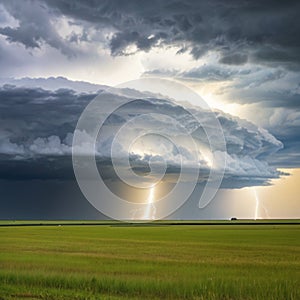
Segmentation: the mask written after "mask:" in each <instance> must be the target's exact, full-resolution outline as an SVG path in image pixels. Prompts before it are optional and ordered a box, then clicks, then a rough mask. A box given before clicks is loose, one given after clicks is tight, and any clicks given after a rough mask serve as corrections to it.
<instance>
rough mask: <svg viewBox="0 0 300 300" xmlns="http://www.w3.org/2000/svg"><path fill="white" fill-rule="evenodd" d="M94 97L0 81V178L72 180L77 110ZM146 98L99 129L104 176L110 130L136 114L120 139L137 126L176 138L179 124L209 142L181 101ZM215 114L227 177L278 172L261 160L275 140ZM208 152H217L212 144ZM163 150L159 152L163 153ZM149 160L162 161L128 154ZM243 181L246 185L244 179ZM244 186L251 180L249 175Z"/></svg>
mask: <svg viewBox="0 0 300 300" xmlns="http://www.w3.org/2000/svg"><path fill="white" fill-rule="evenodd" d="M58 80H60V79H58ZM79 84H82V83H79ZM124 92H126V93H129V94H130V95H134V94H137V95H138V98H140V96H141V93H137V92H135V91H134V90H126V89H125V90H124ZM95 95H96V94H93V93H89V94H83V93H76V92H74V91H73V90H70V89H59V90H56V91H50V90H44V89H42V88H26V87H15V86H12V85H4V86H3V87H2V88H1V89H0V99H1V102H0V113H1V115H0V125H1V127H0V128H1V130H0V133H1V135H0V153H1V156H0V162H1V172H0V177H2V178H6V179H10V180H21V179H23V180H24V179H26V178H27V180H32V179H38V178H39V179H41V178H43V179H57V178H59V179H73V178H74V177H73V169H72V164H71V149H72V148H71V147H72V138H73V132H74V129H75V126H76V123H77V120H78V118H79V116H80V114H81V112H82V111H83V109H84V107H85V106H86V105H87V104H88V103H89V102H90V101H91V100H92V99H93V98H94V97H95ZM105 95H106V94H105ZM146 96H147V101H146V100H135V101H133V102H131V103H130V106H124V107H122V110H121V111H116V112H114V113H113V114H112V115H110V117H109V118H108V119H107V120H106V122H105V126H106V127H105V128H107V129H108V130H107V133H105V131H104V134H103V135H102V136H101V141H99V144H97V147H96V151H97V157H98V160H97V162H98V163H99V164H100V165H101V166H102V168H103V169H106V172H104V174H103V176H104V177H106V178H108V177H109V176H110V175H109V174H110V173H109V168H110V166H111V161H110V159H109V157H110V153H111V145H112V141H113V140H114V136H115V131H116V130H117V128H119V127H120V126H122V125H123V124H124V123H127V122H129V120H131V119H132V118H133V117H134V116H138V115H140V114H146V116H145V117H143V120H142V124H138V123H137V124H135V123H132V124H134V126H137V127H134V128H133V131H132V132H130V131H129V132H127V135H126V137H124V138H125V139H128V138H129V139H130V137H131V135H132V137H134V134H135V129H136V128H139V126H143V128H146V127H145V126H151V128H152V129H153V130H154V129H157V130H158V132H160V133H161V134H166V136H173V137H174V138H176V136H177V135H178V132H177V130H176V128H177V125H176V124H177V122H179V123H180V124H182V126H184V127H185V128H187V130H188V131H189V132H190V134H192V136H193V137H194V138H195V140H197V141H199V142H200V143H202V144H207V143H208V141H207V138H206V137H205V132H204V131H203V129H202V128H201V127H199V123H198V122H196V121H195V120H194V119H193V118H192V119H191V116H190V115H189V114H187V112H186V111H185V109H184V108H183V107H182V106H181V105H175V104H174V103H172V102H170V101H169V100H164V99H160V100H159V99H156V98H149V94H146ZM105 97H107V101H110V102H111V101H118V99H119V97H123V96H118V95H116V94H109V93H108V94H107V96H105ZM104 99H106V98H104ZM133 99H135V97H133ZM158 111H159V112H160V113H163V114H165V115H166V116H168V117H170V116H172V117H173V120H174V121H172V122H174V124H170V120H169V119H164V118H162V119H156V118H155V117H152V116H151V114H149V113H150V112H158ZM98 113H101V111H99V112H98V111H97V112H95V117H97V116H98ZM193 113H194V114H195V115H198V117H199V118H200V119H201V120H202V122H204V124H206V122H207V126H209V124H210V123H209V122H210V118H209V115H210V114H211V113H209V112H206V111H202V110H201V109H200V110H199V109H196V108H194V112H193ZM217 118H218V119H219V121H220V123H221V125H222V128H223V131H224V135H225V139H226V144H227V153H225V155H227V162H228V163H227V169H226V176H227V177H226V178H231V177H232V178H237V177H245V176H250V177H251V178H252V179H253V180H255V182H256V181H260V179H259V178H263V180H262V181H261V182H264V181H266V180H268V179H269V178H273V177H276V176H278V174H277V172H276V170H275V169H272V168H269V167H268V165H267V163H266V162H265V158H266V157H268V156H270V155H271V154H272V153H275V152H276V151H277V150H278V149H280V148H281V147H282V144H281V143H280V142H279V141H278V140H276V139H275V138H274V137H273V136H271V135H270V134H269V133H267V132H266V131H263V130H262V129H259V128H258V127H256V126H255V125H253V124H251V123H249V122H246V121H243V120H240V119H238V118H233V117H231V116H229V115H225V114H224V113H222V112H218V113H217ZM131 122H132V121H131ZM81 134H82V137H83V138H84V140H83V141H84V142H87V143H89V142H90V137H89V136H88V135H87V134H86V133H84V132H82V133H81ZM130 134H131V135H130ZM179 136H180V134H179ZM118 143H120V144H119V145H118V147H120V149H119V154H120V155H123V154H124V153H125V152H126V151H127V150H126V149H123V148H122V139H121V140H120V141H118ZM156 144H157V143H156ZM158 144H159V145H156V150H157V151H158V153H160V152H161V151H165V152H162V153H165V154H166V155H167V156H166V158H167V162H168V169H167V173H170V174H173V173H174V172H175V173H176V172H177V173H178V157H177V155H178V153H177V152H176V153H175V152H174V151H173V150H172V149H171V148H170V149H169V148H168V147H170V146H168V145H163V144H162V145H160V143H158ZM182 147H183V148H182V149H181V150H182V151H183V152H182V153H183V155H184V157H185V160H186V161H187V162H189V161H190V159H191V158H190V157H193V156H192V155H191V152H190V150H189V147H188V146H184V145H183V146H182ZM213 151H219V150H218V144H217V143H216V145H215V148H214V149H213ZM126 153H127V152H126ZM126 153H125V154H126ZM165 154H162V157H164V155H165ZM150 159H151V160H152V161H156V162H158V163H159V162H160V161H161V157H160V155H156V156H155V155H154V156H151V157H148V156H147V155H146V156H145V157H141V156H136V155H135V156H134V154H132V155H131V160H132V162H133V163H134V166H135V167H136V168H138V169H139V171H142V172H145V173H147V170H148V169H147V167H145V164H146V166H147V163H148V162H149V160H150ZM201 159H202V160H203V161H202V163H201V164H202V165H203V168H204V169H205V168H206V169H207V166H206V163H205V158H203V157H202V158H201ZM107 170H108V172H107ZM113 177H114V176H113ZM231 182H234V180H232V181H231ZM244 184H247V181H246V180H245V181H244ZM248 184H251V180H250V179H249V180H248Z"/></svg>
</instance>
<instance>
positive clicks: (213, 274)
mask: <svg viewBox="0 0 300 300" xmlns="http://www.w3.org/2000/svg"><path fill="white" fill-rule="evenodd" d="M234 222H235V223H234V224H233V223H230V222H223V223H220V225H219V224H217V225H212V224H210V223H207V225H180V223H179V224H175V225H174V224H173V225H172V224H171V223H169V222H162V223H158V224H156V225H149V224H144V225H132V226H131V225H129V224H123V225H122V224H120V223H113V222H104V223H101V224H102V225H96V224H95V223H93V222H90V223H89V224H88V226H83V225H74V223H73V226H69V225H70V224H71V222H68V223H65V222H64V223H63V224H64V225H62V226H59V223H57V222H56V223H55V222H50V223H46V224H45V225H47V226H29V225H30V222H25V223H23V222H0V225H22V224H25V225H27V226H0V299H1V300H3V299H72V300H73V299H203V300H204V299H205V300H209V299H218V300H219V299H239V300H240V299H268V300H272V299H283V300H288V299H295V300H296V299H300V288H299V286H300V223H299V222H298V223H295V224H294V225H289V224H284V222H282V223H283V224H273V223H271V224H268V223H266V225H254V224H255V223H253V224H252V223H249V224H244V225H239V223H238V222H237V221H234ZM40 223H41V222H35V225H37V224H40ZM77 223H78V222H77ZM43 224H44V223H43ZM60 224H62V223H61V222H60Z"/></svg>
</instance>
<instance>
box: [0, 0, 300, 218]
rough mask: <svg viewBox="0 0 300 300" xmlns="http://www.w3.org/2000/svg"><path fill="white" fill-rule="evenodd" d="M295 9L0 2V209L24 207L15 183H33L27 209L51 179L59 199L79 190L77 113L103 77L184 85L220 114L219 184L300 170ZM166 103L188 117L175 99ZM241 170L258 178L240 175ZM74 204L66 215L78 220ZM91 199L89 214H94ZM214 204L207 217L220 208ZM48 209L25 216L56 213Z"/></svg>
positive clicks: (285, 5)
mask: <svg viewBox="0 0 300 300" xmlns="http://www.w3.org/2000/svg"><path fill="white" fill-rule="evenodd" d="M299 11H300V3H299V2H298V1H284V2H280V1H221V0H213V1H199V0H194V1H192V0H182V1H175V0H165V1H155V0H154V1H143V0H134V1H133V0H128V1H122V0H119V1H114V0H112V1H96V0H95V1H92V0H91V1H86V0H82V1H81V0H76V1H75V0H74V1H72V0H71V1H66V0H60V1H59V0H57V1H56V0H49V1H47V0H36V1H29V0H23V1H20V0H0V124H1V127H0V164H1V169H0V177H1V180H0V181H1V182H2V183H1V186H3V191H4V193H3V195H4V197H5V198H6V200H5V201H4V200H3V198H2V199H1V201H2V202H3V209H2V210H1V209H0V217H4V218H5V217H13V216H12V214H13V211H14V209H15V207H16V206H18V205H19V204H18V203H19V202H18V201H19V200H20V197H21V196H20V195H19V194H18V193H17V192H16V191H13V190H14V188H13V187H14V186H20V187H22V186H23V189H25V186H26V191H27V192H26V193H29V194H30V195H31V196H30V199H31V201H29V202H30V203H28V206H27V207H30V208H32V207H33V206H36V204H33V203H37V200H36V199H38V198H39V199H40V198H43V197H44V196H45V195H46V194H49V193H48V191H49V190H53V186H55V187H56V188H55V189H56V190H59V191H60V193H61V195H64V196H61V198H60V197H58V196H54V197H56V199H65V198H66V196H65V195H67V194H65V193H64V192H63V191H66V190H71V189H72V195H73V194H74V195H77V196H76V197H77V198H76V197H75V198H76V199H79V198H80V197H82V195H80V193H79V190H78V188H77V187H76V185H75V184H74V183H70V180H72V179H74V178H73V173H72V170H71V169H70V167H69V166H68V164H70V161H71V158H70V154H71V144H72V136H73V135H72V134H73V131H74V128H75V124H76V122H77V120H78V117H79V115H80V113H81V112H82V110H83V109H84V107H85V106H86V105H87V104H88V103H89V102H90V101H91V100H92V99H93V98H94V97H95V96H96V95H97V93H98V91H99V90H103V89H104V88H105V86H114V85H117V84H120V83H123V82H125V81H128V80H134V79H138V78H142V77H143V78H144V77H158V78H166V79H172V80H176V81H178V82H181V83H183V84H184V85H186V86H188V87H191V88H192V89H193V90H194V91H196V92H197V93H199V94H200V95H201V97H202V98H203V99H204V100H205V101H206V102H207V103H208V104H209V105H210V106H211V107H212V108H213V109H217V110H218V111H219V110H221V111H223V112H219V113H218V119H219V121H220V122H221V124H222V126H223V128H224V132H225V138H226V143H227V146H228V147H227V155H228V162H229V164H228V167H227V173H226V174H227V176H225V181H224V182H223V186H222V187H223V188H226V189H232V188H235V189H236V188H245V187H251V186H255V185H256V186H263V185H266V184H268V183H269V182H270V180H273V179H274V178H277V177H279V176H280V172H279V171H278V168H291V169H295V168H299V166H300V152H299V149H300V38H299V37H300V21H299ZM25 77H26V78H25ZM49 77H51V78H49ZM56 77H59V78H56ZM37 78H39V79H37ZM75 81H76V82H75ZM7 84H10V85H7ZM193 104H194V105H197V103H193ZM151 105H153V103H152V104H151ZM151 105H149V106H147V109H149V111H151V109H152V108H151ZM137 109H138V106H137V108H135V110H137ZM143 109H144V110H145V109H146V108H145V107H144V108H143ZM147 109H146V112H147V113H148V112H149V111H148V110H147ZM164 111H165V112H166V113H167V114H175V115H176V118H177V119H178V120H181V119H183V118H184V114H181V113H180V110H179V109H177V111H176V112H175V108H174V107H173V105H172V104H171V103H168V102H165V103H164ZM178 111H179V113H178ZM120 116H121V117H122V118H123V120H126V117H127V116H128V114H127V113H126V112H124V113H123V115H122V114H120ZM241 119H244V120H247V122H246V121H242V120H241ZM111 122H112V123H114V124H113V125H114V126H115V124H116V123H118V122H120V120H119V119H115V120H111ZM149 122H150V121H149ZM250 122H251V123H250ZM150 123H151V122H150ZM164 126H165V125H163V124H162V127H164ZM262 128H263V129H262ZM195 135H196V134H195ZM196 138H198V139H199V140H200V141H201V137H199V136H196ZM107 140H108V141H109V137H107ZM106 146H107V145H106ZM103 149H104V150H103ZM103 149H102V150H101V149H100V150H99V151H100V152H101V151H105V149H106V148H105V147H104V146H103ZM185 153H187V152H185ZM102 154H103V153H102ZM172 159H173V160H176V159H175V158H174V157H171V158H170V160H172ZM243 172H244V173H243ZM245 174H248V175H249V174H252V175H253V176H252V177H251V176H250V177H251V178H249V177H247V176H246V177H247V178H246V180H242V181H237V180H236V179H235V178H234V176H236V178H238V177H241V175H243V176H244V177H245ZM41 180H42V183H40V184H38V185H39V189H38V191H39V192H37V193H36V196H35V198H36V199H35V200H32V199H33V198H34V197H33V196H32V194H34V190H35V187H34V186H36V185H37V183H36V181H38V182H40V181H41ZM64 181H68V182H67V183H66V184H65V185H64V187H67V188H57V187H58V186H62V182H64ZM23 182H27V183H24V184H23ZM28 182H31V185H32V186H31V187H28V185H29V183H28ZM51 182H52V184H53V186H52V187H51ZM233 183H235V184H234V185H233ZM41 186H44V188H41ZM20 191H25V190H22V188H20ZM298 192H299V191H298ZM295 193H296V191H295ZM21 194H22V193H21ZM79 195H80V196H79ZM7 199H10V200H9V201H10V205H7V201H8V200H7ZM44 201H46V202H47V203H49V201H50V202H51V201H52V204H51V207H54V208H53V211H56V210H55V207H56V206H55V204H54V202H55V201H54V200H50V198H49V197H48V198H47V200H44ZM53 201H54V202H53ZM60 201H62V200H60ZM64 201H66V200H64ZM76 201H77V200H76ZM76 201H75V202H76ZM80 201H81V202H80ZM80 201H79V200H78V201H77V202H78V203H79V202H80V203H83V202H84V198H83V197H82V199H81V200H80ZM77 202H76V203H77ZM0 203H1V202H0ZM11 203H15V204H14V205H12V204H11ZM39 203H40V202H39ZM55 203H59V201H58V200H56V202H55ZM43 205H44V204H43ZM43 205H41V207H42V206H43ZM64 205H66V206H68V205H70V204H68V205H67V204H64ZM76 207H77V210H76V209H75V208H74V213H73V214H72V213H69V214H68V213H65V215H64V214H63V213H62V214H59V216H61V217H64V216H65V217H70V218H72V217H77V218H80V209H81V207H80V205H79V204H78V205H77V206H76ZM78 207H79V208H78ZM85 207H86V211H87V213H86V215H85V217H86V218H87V217H91V218H96V217H97V216H99V215H97V214H96V212H95V211H93V210H92V207H90V206H89V204H87V206H85ZM216 207H217V206H216V205H215V208H214V210H211V211H208V212H205V213H204V215H203V213H202V216H201V217H206V218H208V217H212V218H213V217H218V218H220V217H222V208H220V207H219V208H218V209H217V208H216ZM46 211H47V212H48V213H49V211H52V210H50V209H44V210H41V211H39V210H36V212H35V213H32V214H30V209H27V210H26V209H24V208H23V209H21V210H19V216H21V217H33V216H34V217H36V218H37V217H39V216H41V217H46V218H47V217H53V216H54V217H55V213H53V214H51V213H50V214H46V213H45V212H46ZM65 211H66V210H65ZM22 212H23V215H22ZM31 212H32V211H31ZM228 214H230V212H228ZM16 215H17V216H18V213H16ZM186 215H188V213H186V214H185V216H186ZM224 217H225V215H224ZM226 217H227V215H226Z"/></svg>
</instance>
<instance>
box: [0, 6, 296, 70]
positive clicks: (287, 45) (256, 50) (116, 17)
mask: <svg viewBox="0 0 300 300" xmlns="http://www.w3.org/2000/svg"><path fill="white" fill-rule="evenodd" d="M3 4H4V6H5V8H6V10H7V11H8V12H9V13H10V14H11V15H12V16H13V17H14V18H15V19H16V20H17V21H18V22H19V26H16V27H12V26H6V27H2V28H1V29H0V33H1V34H2V35H4V36H6V37H7V39H8V40H9V41H11V42H19V43H22V44H24V45H25V47H28V48H36V47H41V45H42V43H43V42H44V43H47V44H49V45H50V46H52V47H54V48H57V49H59V50H60V51H61V52H63V53H64V54H65V55H67V56H72V55H73V54H74V52H73V49H72V47H70V44H69V43H68V42H67V40H66V39H63V38H62V37H60V35H59V33H58V32H59V31H58V29H56V28H55V27H54V26H52V25H51V22H50V20H51V18H57V17H62V16H66V17H68V18H70V20H74V21H75V22H76V23H77V24H78V25H79V26H82V28H83V30H82V32H81V33H75V32H74V33H73V34H72V37H73V38H72V40H73V41H78V39H83V37H82V36H83V34H84V35H85V36H86V38H85V40H89V38H91V40H92V39H93V38H92V37H89V36H88V34H87V30H86V29H87V28H90V27H93V28H95V29H96V30H98V31H99V34H100V35H101V30H103V28H106V29H108V30H109V31H110V32H111V34H110V35H109V36H107V38H108V43H107V46H108V47H109V48H110V50H111V53H112V54H113V55H127V54H129V53H132V52H133V53H134V52H135V51H133V50H130V49H129V48H128V47H131V46H134V47H136V50H137V51H139V50H142V51H148V50H149V49H151V48H152V47H158V46H162V45H166V46H170V45H171V46H178V47H179V48H180V49H179V52H184V51H188V52H190V53H192V54H193V56H194V57H195V58H199V57H201V56H203V55H204V54H205V53H207V52H208V51H210V50H211V49H214V51H217V52H219V53H220V63H222V64H228V65H243V64H245V63H246V62H247V61H255V62H257V63H262V64H280V65H282V66H284V67H287V68H298V67H299V58H300V57H299V53H300V51H299V50H300V44H299V39H297V38H296V37H297V35H298V34H299V31H300V22H299V20H298V11H299V8H300V6H299V3H298V1H288V2H284V3H280V2H274V1H264V2H261V1H243V2H236V1H226V2H224V1H218V0H214V1H209V2H207V1H195V0H188V1H174V0H168V1H163V2H162V1H151V2H149V1H138V0H131V1H126V3H125V2H124V1H117V0H116V1H101V2H99V1H88V2H87V1H81V0H76V1H74V0H73V1H56V0H54V1H52V0H51V1H47V0H45V1H23V2H22V4H21V5H20V2H18V1H3ZM100 28H101V29H100ZM68 40H70V37H69V38H68Z"/></svg>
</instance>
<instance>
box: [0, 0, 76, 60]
mask: <svg viewBox="0 0 300 300" xmlns="http://www.w3.org/2000/svg"><path fill="white" fill-rule="evenodd" d="M2 3H3V4H4V6H5V8H6V10H7V11H8V13H10V15H11V16H12V17H13V18H15V19H16V20H17V21H18V23H19V25H18V26H16V27H11V26H4V27H2V28H0V34H2V35H3V36H5V37H6V38H7V40H8V41H10V42H18V43H21V44H23V45H24V46H25V47H26V48H40V47H41V45H42V44H43V43H46V44H49V45H50V46H51V47H54V48H56V49H58V50H60V51H61V52H62V53H63V54H65V55H66V56H68V57H71V56H74V55H75V54H76V52H75V50H74V49H72V48H71V47H69V45H68V44H67V42H66V41H64V40H63V38H62V37H61V36H60V35H59V32H57V30H56V29H55V27H54V26H53V24H52V23H51V19H50V16H51V13H50V12H49V10H47V9H46V7H45V5H43V4H42V3H41V2H39V1H22V2H20V1H14V0H13V1H3V2H2Z"/></svg>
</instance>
